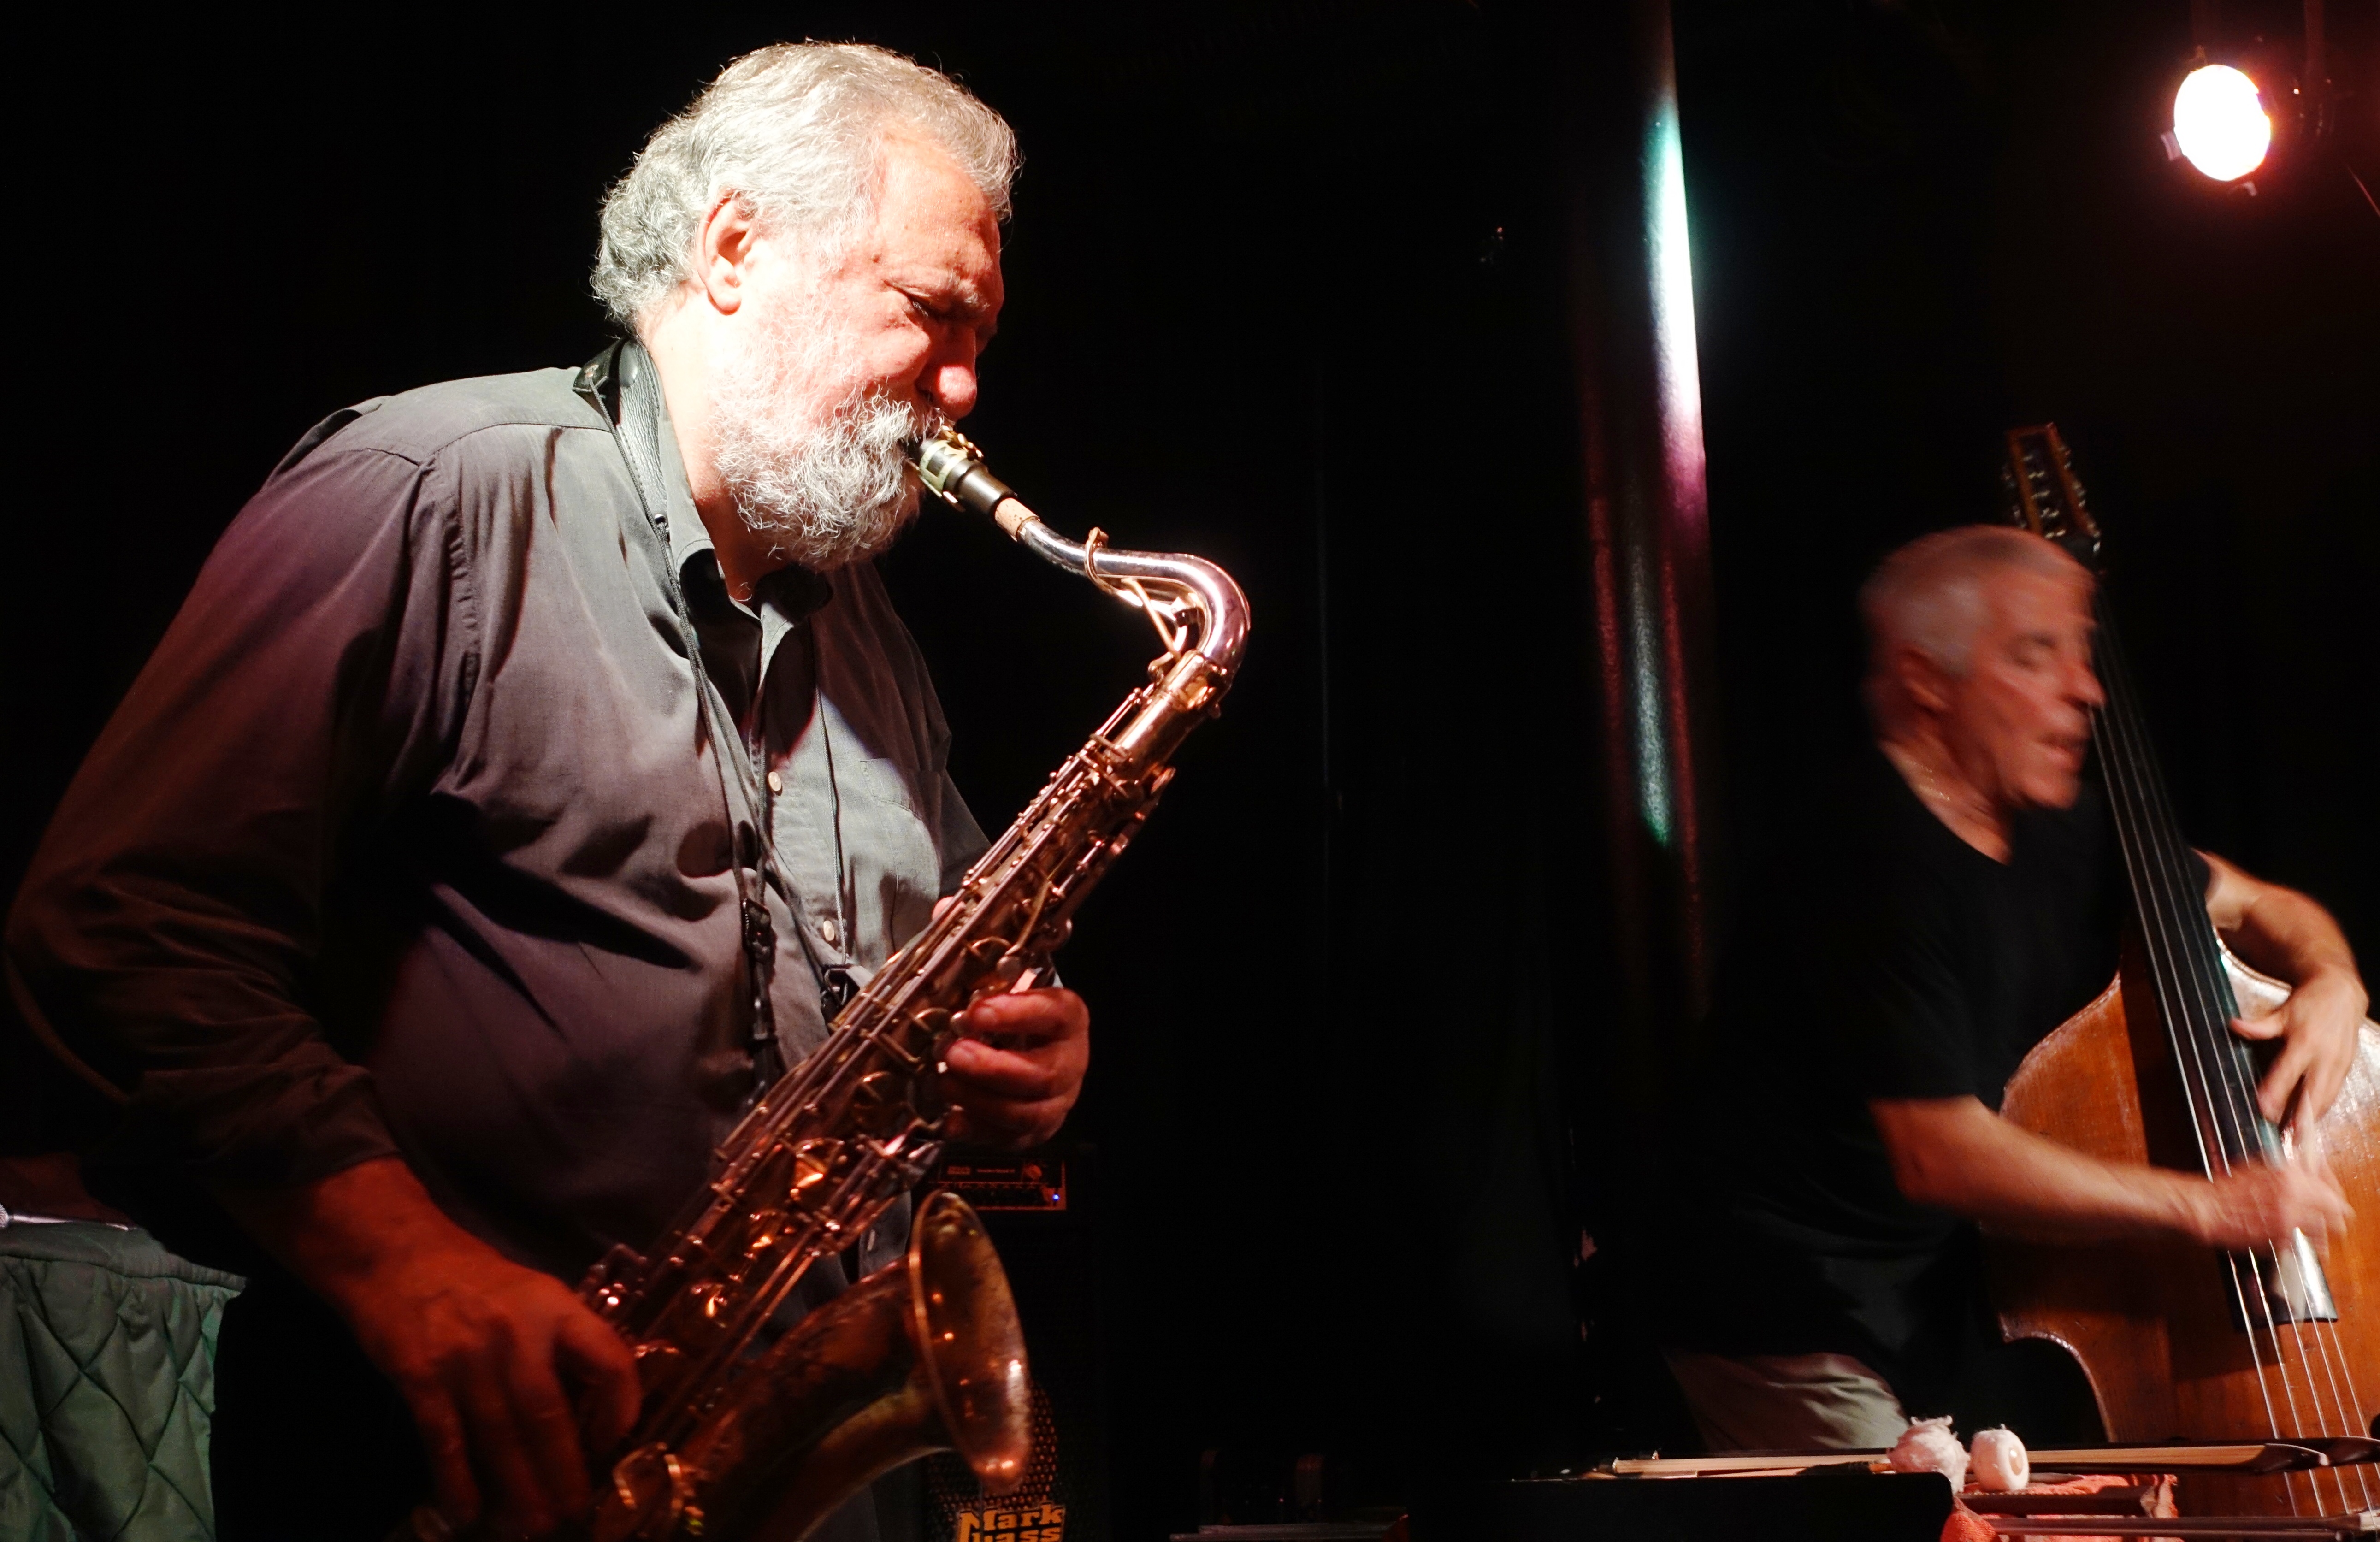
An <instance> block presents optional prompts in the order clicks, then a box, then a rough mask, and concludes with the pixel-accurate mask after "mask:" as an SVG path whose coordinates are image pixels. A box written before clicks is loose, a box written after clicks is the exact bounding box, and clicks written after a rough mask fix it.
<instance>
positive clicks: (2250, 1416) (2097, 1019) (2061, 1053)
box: [1985, 947, 2380, 1515]
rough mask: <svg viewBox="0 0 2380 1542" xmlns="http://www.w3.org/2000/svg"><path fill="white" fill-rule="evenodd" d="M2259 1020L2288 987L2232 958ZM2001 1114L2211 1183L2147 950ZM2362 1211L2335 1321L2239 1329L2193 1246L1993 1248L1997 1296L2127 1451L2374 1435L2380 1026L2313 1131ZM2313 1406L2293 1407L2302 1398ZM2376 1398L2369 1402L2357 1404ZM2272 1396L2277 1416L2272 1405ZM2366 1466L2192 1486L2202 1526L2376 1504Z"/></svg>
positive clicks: (2198, 1479)
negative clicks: (2066, 1360)
mask: <svg viewBox="0 0 2380 1542" xmlns="http://www.w3.org/2000/svg"><path fill="white" fill-rule="evenodd" d="M2224 965H2225V967H2226V972H2227V973H2228V974H2229V976H2230V977H2231V982H2232V989H2233V990H2234V992H2235V993H2236V994H2237V996H2238V998H2239V1002H2240V1006H2241V1008H2242V1009H2243V1010H2245V1011H2248V1012H2252V1013H2256V1012H2265V1011H2269V1010H2271V1009H2272V1008H2273V1007H2274V1006H2276V1005H2277V1004H2279V1002H2282V1001H2283V1000H2285V999H2287V997H2288V995H2289V988H2288V987H2286V986H2284V985H2282V984H2280V983H2279V982H2278V981H2277V980H2273V979H2268V978H2266V977H2265V976H2263V975H2260V974H2257V973H2256V972H2255V971H2254V970H2253V969H2250V968H2248V967H2247V966H2246V965H2242V964H2240V962H2239V961H2238V960H2237V959H2234V958H2232V957H2230V956H2229V955H2228V953H2226V954H2225V955H2224ZM2000 1111H2001V1113H2002V1114H2003V1115H2004V1116H2005V1117H2007V1118H2008V1119H2009V1120H2010V1121H2011V1122H2012V1123H2016V1124H2019V1125H2021V1126H2022V1127H2023V1128H2025V1129H2028V1130H2031V1131H2032V1132H2033V1133H2034V1134H2035V1135H2043V1136H2046V1138H2048V1139H2051V1140H2054V1141H2057V1142H2058V1144H2059V1145H2061V1146H2067V1147H2072V1148H2074V1149H2076V1150H2079V1151H2083V1152H2085V1153H2087V1154H2089V1155H2091V1156H2095V1157H2098V1158H2102V1159H2104V1160H2107V1161H2114V1162H2151V1163H2155V1165H2157V1166H2160V1167H2168V1168H2174V1169H2177V1170H2180V1171H2186V1172H2196V1171H2199V1167H2198V1162H2197V1152H2196V1146H2195V1143H2194V1142H2193V1140H2192V1135H2191V1131H2190V1124H2189V1118H2190V1115H2189V1112H2188V1110H2187V1107H2186V1104H2185V1101H2184V1098H2183V1091H2182V1087H2181V1084H2180V1077H2179V1075H2178V1074H2177V1072H2176V1070H2175V1065H2174V1056H2173V1053H2172V1050H2171V1047H2170V1042H2169V1039H2168V1035H2167V1033H2166V1030H2165V1026H2164V1024H2163V1022H2162V1020H2161V1018H2160V1016H2159V1014H2158V1008H2157V1001H2156V992H2155V989H2154V987H2153V985H2152V984H2151V982H2150V979H2149V977H2148V969H2147V966H2146V964H2145V961H2144V960H2143V958H2142V957H2141V956H2140V950H2139V949H2137V948H2136V947H2135V948H2132V949H2129V950H2128V951H2127V958H2126V964H2125V967H2124V970H2123V972H2122V973H2121V974H2119V976H2118V977H2116V979H2115V980H2114V981H2112V982H2110V983H2109V985H2108V987H2107V990H2105V991H2103V992H2101V993H2100V995H2099V996H2098V997H2097V999H2095V1001H2093V1002H2091V1004H2090V1005H2089V1006H2087V1007H2084V1008H2083V1010H2082V1011H2081V1012H2078V1013H2076V1014H2074V1015H2073V1016H2072V1017H2070V1018H2069V1019H2068V1020H2067V1021H2066V1022H2065V1023H2064V1024H2063V1025H2062V1026H2059V1027H2058V1030H2057V1031H2056V1032H2055V1033H2053V1034H2051V1035H2050V1036H2049V1037H2048V1038H2046V1039H2044V1040H2042V1041H2041V1043H2040V1044H2038V1045H2036V1046H2035V1047H2034V1050H2033V1053H2031V1054H2030V1055H2028V1056H2026V1057H2025V1060H2024V1063H2023V1064H2022V1065H2021V1066H2020V1067H2018V1069H2017V1074H2016V1075H2015V1077H2014V1078H2013V1079H2011V1080H2010V1083H2009V1088H2008V1096H2007V1099H2006V1101H2005V1102H2004V1103H2003V1104H2002V1106H2001V1110H2000ZM2315 1135H2316V1137H2317V1138H2319V1139H2320V1140H2321V1142H2322V1145H2323V1148H2324V1150H2325V1152H2326V1153H2327V1154H2328V1156H2329V1160H2330V1164H2331V1170H2332V1171H2333V1172H2336V1173H2337V1174H2338V1180H2339V1183H2340V1184H2342V1185H2343V1186H2344V1187H2345V1188H2346V1190H2347V1196H2348V1199H2349V1201H2350V1203H2351V1204H2353V1205H2354V1207H2355V1218H2354V1220H2353V1222H2352V1224H2351V1226H2350V1229H2349V1231H2348V1232H2347V1233H2346V1234H2345V1235H2344V1236H2343V1237H2338V1238H2334V1239H2333V1240H2332V1242H2331V1245H2330V1246H2329V1249H2328V1251H2327V1253H2326V1254H2325V1257H2323V1260H2322V1263H2323V1269H2324V1272H2325V1276H2326V1278H2327V1280H2328V1282H2329V1286H2330V1296H2331V1304H2332V1306H2333V1308H2334V1309H2335V1311H2336V1313H2337V1318H2336V1320H2335V1321H2331V1322H2326V1323H2277V1324H2274V1325H2272V1326H2270V1327H2268V1326H2267V1325H2266V1324H2265V1323H2263V1322H2262V1321H2259V1322H2257V1323H2256V1324H2255V1325H2254V1329H2253V1332H2251V1331H2249V1330H2245V1329H2243V1327H2242V1326H2241V1324H2240V1321H2239V1312H2238V1310H2237V1307H2236V1305H2235V1301H2236V1296H2235V1293H2234V1291H2233V1288H2232V1283H2231V1276H2230V1270H2229V1268H2228V1265H2227V1263H2226V1260H2225V1258H2224V1257H2223V1255H2221V1254H2218V1253H2216V1252H2215V1251H2213V1250H2211V1249H2208V1248H2203V1247H2194V1246H2192V1245H2189V1244H2187V1243H2184V1242H2181V1241H2180V1240H2174V1241H2147V1240H2143V1241H2132V1242H2123V1243H2100V1244H2092V1245H2080V1246H2056V1245H2044V1244H2036V1243H2024V1242H2017V1241H2014V1240H2011V1239H2009V1238H2005V1237H1993V1238H1990V1239H1988V1240H1987V1244H1986V1250H1985V1256H1986V1257H1987V1259H1988V1261H1989V1268H1990V1271H1991V1289H1992V1300H1993V1301H1994V1303H1995V1304H1996V1305H1997V1306H1998V1316H1999V1323H2000V1331H2001V1333H2002V1335H2003V1336H2004V1337H2006V1338H2008V1339H2010V1340H2012V1341H2013V1340H2017V1339H2044V1340H2047V1341H2048V1342H2052V1343H2055V1344H2057V1345H2058V1346H2059V1347H2060V1348H2062V1349H2064V1350H2065V1351H2066V1352H2067V1353H2068V1354H2071V1355H2072V1356H2073V1357H2074V1359H2075V1360H2076V1361H2077V1362H2078V1363H2079V1364H2080V1365H2081V1366H2082V1367H2083V1374H2084V1375H2085V1376H2086V1377H2087V1378H2089V1379H2090V1383H2091V1390H2092V1393H2093V1395H2094V1396H2095V1399H2096V1400H2097V1402H2098V1405H2099V1415H2100V1418H2101V1420H2102V1421H2103V1422H2104V1423H2105V1425H2106V1426H2107V1438H2108V1439H2111V1440H2115V1441H2119V1442H2125V1443H2131V1442H2148V1441H2159V1440H2168V1439H2198V1440H2214V1439H2225V1438H2227V1437H2236V1438H2242V1439H2265V1438H2267V1437H2269V1436H2270V1435H2271V1434H2272V1433H2274V1431H2275V1430H2276V1429H2278V1430H2279V1431H2280V1432H2282V1433H2284V1434H2295V1435H2300V1436H2305V1437H2320V1436H2350V1437H2351V1436H2359V1435H2371V1434H2373V1433H2374V1429H2373V1427H2372V1426H2373V1421H2374V1416H2375V1415H2380V1026H2374V1025H2373V1024H2372V1023H2370V1022H2366V1023H2365V1024H2364V1025H2363V1027H2362V1035H2361V1044H2360V1047H2359V1050H2358V1052H2357V1055H2356V1059H2355V1066H2354V1069H2353V1070H2352V1072H2350V1075H2349V1076H2348V1079H2347V1086H2346V1087H2344V1088H2343V1089H2342V1090H2341V1091H2340V1093H2339V1096H2338V1101H2337V1102H2336V1103H2334V1104H2332V1105H2331V1109H2330V1111H2329V1113H2328V1114H2327V1115H2325V1117H2324V1119H2323V1121H2322V1123H2321V1124H2320V1125H2319V1126H2318V1127H2317V1129H2316V1131H2315ZM2290 1391H2294V1392H2295V1393H2296V1394H2297V1402H2298V1407H2297V1408H2295V1409H2290V1408H2289V1407H2287V1406H2286V1403H2287V1402H2288V1393H2289V1392H2290ZM2359 1393H2360V1396H2359V1395H2358V1394H2359ZM2268 1399H2269V1400H2270V1403H2271V1405H2270V1406H2268ZM2371 1472H2372V1470H2371V1469H2370V1468H2368V1467H2343V1468H2338V1469H2336V1470H2333V1471H2327V1472H2325V1471H2315V1472H2311V1473H2297V1474H2289V1475H2274V1476H2267V1477H2244V1476H2230V1475H2217V1474H2198V1475H2192V1476H2191V1477H2190V1479H2189V1480H2188V1481H2187V1482H2186V1483H2185V1484H2184V1485H2183V1486H2182V1494H2181V1499H2182V1501H2183V1503H2184V1505H2185V1506H2186V1508H2187V1509H2188V1510H2190V1511H2192V1512H2196V1513H2199V1514H2227V1515H2253V1514H2276V1513H2277V1514H2288V1513H2290V1512H2291V1500H2295V1501H2296V1508H2297V1509H2298V1510H2299V1511H2301V1512H2305V1513H2337V1512H2340V1511H2354V1510H2359V1509H2363V1508H2366V1507H2367V1506H2368V1504H2369V1501H2368V1500H2366V1499H2365V1496H2364V1487H2363V1486H2364V1485H2365V1484H2367V1483H2368V1484H2369V1485H2370V1486H2371V1487H2372V1489H2373V1491H2374V1493H2380V1478H2374V1477H2373V1476H2372V1475H2371Z"/></svg>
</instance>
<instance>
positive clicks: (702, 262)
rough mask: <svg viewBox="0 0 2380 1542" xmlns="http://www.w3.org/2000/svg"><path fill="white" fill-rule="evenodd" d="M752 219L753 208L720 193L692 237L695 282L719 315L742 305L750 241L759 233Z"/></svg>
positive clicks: (732, 312)
mask: <svg viewBox="0 0 2380 1542" xmlns="http://www.w3.org/2000/svg"><path fill="white" fill-rule="evenodd" d="M755 223H756V222H755V219H754V215H753V212H752V210H751V209H750V208H749V207H747V205H746V204H745V202H744V200H741V199H739V198H737V197H736V196H735V194H734V193H732V192H731V193H722V194H721V195H720V197H719V201H718V202H716V203H714V204H712V205H711V206H710V214H709V215H708V216H707V217H706V218H705V219H704V220H703V222H702V230H701V233H700V234H699V235H698V236H697V237H695V243H694V277H695V284H696V286H697V287H698V288H699V289H700V290H701V291H702V296H703V297H704V298H705V299H707V300H709V301H710V308H711V309H712V310H716V311H718V312H719V313H720V314H721V315H722V316H732V315H734V314H735V312H736V311H737V310H740V309H741V308H742V307H743V304H744V287H745V284H746V282H747V278H748V277H749V269H750V265H751V261H752V243H753V241H754V240H755V239H756V238H757V236H758V234H759V233H758V231H757V230H756V229H755Z"/></svg>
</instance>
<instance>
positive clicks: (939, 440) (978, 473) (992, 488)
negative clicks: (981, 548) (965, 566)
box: [909, 428, 1039, 540]
mask: <svg viewBox="0 0 2380 1542" xmlns="http://www.w3.org/2000/svg"><path fill="white" fill-rule="evenodd" d="M909 463H910V464H911V465H912V466H914V467H917V480H919V481H921V482H923V483H925V484H926V487H927V489H928V491H929V492H933V493H934V494H935V495H936V496H938V497H940V498H941V500H942V501H943V502H944V503H947V504H951V505H952V506H953V508H962V509H965V510H967V511H968V512H970V513H973V514H982V515H989V516H991V518H992V519H993V520H995V521H996V522H997V523H998V524H999V526H1000V528H1002V529H1003V530H1006V531H1007V532H1008V534H1009V538H1010V539H1011V540H1016V539H1018V538H1019V537H1020V536H1021V534H1022V532H1023V530H1024V528H1025V526H1026V522H1027V521H1028V520H1033V519H1038V517H1039V516H1038V515H1036V514H1035V513H1034V512H1033V511H1032V510H1031V509H1029V508H1026V506H1025V503H1024V501H1023V500H1022V499H1020V498H1018V497H1017V496H1016V494H1015V493H1014V492H1012V491H1010V489H1009V486H1008V484H1007V483H1006V482H1003V481H1002V480H1000V479H999V478H998V477H995V476H993V475H992V474H991V473H990V472H989V471H987V470H985V469H984V466H983V452H982V451H981V450H978V449H977V448H976V447H975V443H974V442H973V441H972V440H970V439H968V438H967V437H966V436H965V435H964V434H962V433H960V432H959V431H957V430H956V429H947V428H946V429H942V430H941V431H937V432H936V433H935V435H934V436H933V437H932V438H931V439H929V440H926V441H925V442H924V443H920V444H918V445H917V446H916V447H914V448H913V449H912V450H911V451H910V452H909Z"/></svg>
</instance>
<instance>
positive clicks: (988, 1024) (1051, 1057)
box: [942, 990, 1091, 1147]
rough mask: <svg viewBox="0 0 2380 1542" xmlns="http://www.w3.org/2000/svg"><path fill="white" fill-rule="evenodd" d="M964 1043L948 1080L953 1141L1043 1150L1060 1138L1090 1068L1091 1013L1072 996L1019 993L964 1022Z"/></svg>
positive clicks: (950, 1062) (954, 1050) (993, 1000)
mask: <svg viewBox="0 0 2380 1542" xmlns="http://www.w3.org/2000/svg"><path fill="white" fill-rule="evenodd" d="M957 1021H958V1027H959V1031H960V1032H961V1033H962V1034H964V1035H965V1038H961V1039H959V1040H958V1042H956V1043H954V1044H953V1045H952V1046H951V1048H950V1052H949V1054H948V1055H947V1056H946V1057H945V1059H944V1061H943V1069H942V1075H943V1077H944V1081H945V1085H946V1087H948V1089H949V1091H950V1095H951V1102H952V1105H953V1106H952V1109H951V1135H953V1138H955V1139H959V1140H965V1141H969V1142H973V1143H974V1144H976V1145H978V1146H1006V1147H1026V1146H1038V1145H1039V1144H1040V1143H1041V1142H1043V1141H1045V1140H1048V1139H1049V1138H1050V1136H1052V1135H1056V1134H1057V1133H1058V1126H1060V1125H1061V1124H1063V1123H1065V1122H1066V1115H1067V1113H1068V1112H1069V1111H1071V1110H1072V1109H1073V1108H1074V1106H1075V1099H1076V1098H1078V1097H1080V1096H1081V1095H1082V1091H1083V1073H1084V1072H1085V1071H1087V1070H1088V1069H1089V1067H1090V1063H1091V1013H1090V1008H1088V1007H1087V1006H1085V1005H1084V1004H1083V999H1082V998H1081V997H1080V996H1077V995H1075V993H1074V992H1073V991H1071V990H1013V991H1010V992H1008V993H1007V994H1005V995H1001V996H990V997H986V998H985V999H984V1000H983V1001H981V1002H977V1003H976V1004H975V1005H974V1006H972V1007H969V1008H968V1009H967V1010H966V1011H965V1012H964V1013H961V1014H959V1016H958V1020H957Z"/></svg>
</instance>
